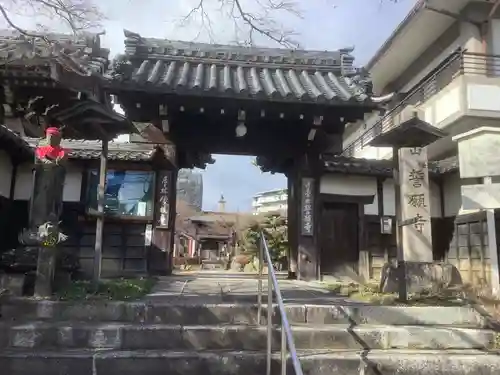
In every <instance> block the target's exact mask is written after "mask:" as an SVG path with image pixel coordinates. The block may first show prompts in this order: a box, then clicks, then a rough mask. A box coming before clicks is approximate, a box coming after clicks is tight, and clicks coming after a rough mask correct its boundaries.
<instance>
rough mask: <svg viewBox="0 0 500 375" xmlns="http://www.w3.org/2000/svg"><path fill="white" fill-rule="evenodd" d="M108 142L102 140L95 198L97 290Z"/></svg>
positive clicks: (102, 231)
mask: <svg viewBox="0 0 500 375" xmlns="http://www.w3.org/2000/svg"><path fill="white" fill-rule="evenodd" d="M107 164H108V140H107V139H106V138H103V140H102V151H101V160H100V164H99V190H98V191H99V192H98V196H97V215H98V216H97V221H96V229H95V247H94V249H95V251H94V272H93V279H92V281H93V283H94V287H95V288H96V289H97V287H98V285H99V281H100V279H101V266H102V249H103V233H104V204H105V201H104V199H105V192H106V174H107V170H108V168H107V167H108V166H107Z"/></svg>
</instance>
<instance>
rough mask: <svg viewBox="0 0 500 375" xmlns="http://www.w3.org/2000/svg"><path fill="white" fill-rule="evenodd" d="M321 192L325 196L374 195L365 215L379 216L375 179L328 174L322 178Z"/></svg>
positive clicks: (366, 207) (366, 206)
mask: <svg viewBox="0 0 500 375" xmlns="http://www.w3.org/2000/svg"><path fill="white" fill-rule="evenodd" d="M319 191H320V193H323V194H337V195H350V196H361V195H365V196H366V195H373V196H374V199H373V203H372V204H367V205H365V214H366V215H377V214H378V204H377V199H378V198H377V179H376V178H374V177H365V176H352V175H340V174H328V175H325V176H323V177H321V181H320V185H319Z"/></svg>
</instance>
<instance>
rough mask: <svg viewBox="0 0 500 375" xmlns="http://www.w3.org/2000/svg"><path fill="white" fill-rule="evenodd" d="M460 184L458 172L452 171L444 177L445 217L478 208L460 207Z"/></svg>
mask: <svg viewBox="0 0 500 375" xmlns="http://www.w3.org/2000/svg"><path fill="white" fill-rule="evenodd" d="M462 185H463V182H462V180H461V179H460V175H459V174H458V173H454V174H451V175H448V176H446V177H445V179H444V183H443V190H444V196H445V197H446V198H445V202H444V214H445V216H446V217H449V216H460V215H466V214H470V213H474V212H478V210H464V209H462V195H461V189H460V188H461V186H462Z"/></svg>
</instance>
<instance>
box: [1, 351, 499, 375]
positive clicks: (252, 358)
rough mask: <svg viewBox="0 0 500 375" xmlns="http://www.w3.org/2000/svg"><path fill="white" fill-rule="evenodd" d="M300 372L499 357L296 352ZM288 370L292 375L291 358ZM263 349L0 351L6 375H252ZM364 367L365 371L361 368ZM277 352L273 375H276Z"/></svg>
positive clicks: (458, 374)
mask: <svg viewBox="0 0 500 375" xmlns="http://www.w3.org/2000/svg"><path fill="white" fill-rule="evenodd" d="M299 359H300V361H301V365H302V369H303V372H304V375H331V374H342V375H359V374H361V373H363V374H367V375H371V374H383V375H391V374H398V375H466V374H467V375H468V374H481V375H497V374H498V369H499V368H500V356H498V355H497V354H489V353H484V352H481V351H462V352H456V351H447V352H435V351H397V352H395V351H376V350H374V351H370V352H368V353H356V352H352V351H333V352H332V351H327V350H321V351H307V352H299ZM288 362H289V363H288V364H287V368H288V371H287V373H289V374H293V369H292V366H291V364H290V361H288ZM265 366H266V358H265V354H264V353H262V352H257V353H256V352H229V351H202V352H199V351H192V352H172V351H147V350H146V351H112V350H111V351H58V352H40V351H21V352H20V351H3V352H0V368H1V369H2V374H3V373H5V374H9V375H42V374H43V375H67V374H72V375H90V374H92V375H137V374H141V375H165V374H169V375H185V374H193V375H197V374H203V375H206V374H218V375H254V374H264V373H265V368H266V367H265ZM363 370H364V371H363ZM280 373H281V372H280V360H279V354H278V353H276V354H275V355H273V360H272V374H273V375H274V374H276V375H278V374H280Z"/></svg>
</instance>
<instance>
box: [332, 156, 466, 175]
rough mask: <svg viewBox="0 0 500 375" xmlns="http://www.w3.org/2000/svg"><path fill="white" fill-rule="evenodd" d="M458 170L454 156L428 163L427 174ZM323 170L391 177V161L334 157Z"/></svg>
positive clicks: (456, 159)
mask: <svg viewBox="0 0 500 375" xmlns="http://www.w3.org/2000/svg"><path fill="white" fill-rule="evenodd" d="M458 169H459V165H458V158H457V157H456V156H452V157H449V158H447V159H443V160H436V161H430V162H429V172H430V173H431V174H434V175H438V174H445V173H450V172H455V171H457V170H458ZM325 170H326V171H327V172H331V173H346V174H347V173H352V174H363V175H378V176H392V160H388V159H383V160H376V159H363V158H354V157H346V156H334V157H333V158H331V159H329V160H327V161H325Z"/></svg>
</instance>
